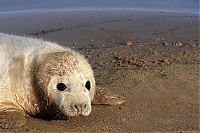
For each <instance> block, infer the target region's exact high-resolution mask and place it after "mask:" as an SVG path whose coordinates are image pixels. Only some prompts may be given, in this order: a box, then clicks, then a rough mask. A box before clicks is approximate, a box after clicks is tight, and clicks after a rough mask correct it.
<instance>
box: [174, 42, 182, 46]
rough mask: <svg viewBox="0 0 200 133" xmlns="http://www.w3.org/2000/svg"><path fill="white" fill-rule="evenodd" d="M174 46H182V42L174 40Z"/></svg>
mask: <svg viewBox="0 0 200 133" xmlns="http://www.w3.org/2000/svg"><path fill="white" fill-rule="evenodd" d="M175 46H176V47H181V46H183V44H182V43H181V42H179V41H176V42H175Z"/></svg>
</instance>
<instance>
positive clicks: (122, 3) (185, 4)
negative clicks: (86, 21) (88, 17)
mask: <svg viewBox="0 0 200 133" xmlns="http://www.w3.org/2000/svg"><path fill="white" fill-rule="evenodd" d="M198 3H199V1H198V0H167V1H163V0H151V1H148V0H84V1H83V0H28V1H27V0H18V1H16V0H0V12H10V11H11V12H13V11H44V10H48V11H49V10H51V11H52V10H68V11H74V10H104V9H106V10H116V9H121V10H152V11H154V10H167V11H189V12H198V8H199V4H198Z"/></svg>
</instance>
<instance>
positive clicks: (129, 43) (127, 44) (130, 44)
mask: <svg viewBox="0 0 200 133" xmlns="http://www.w3.org/2000/svg"><path fill="white" fill-rule="evenodd" d="M125 44H126V46H132V45H133V43H132V42H131V41H127V42H126V43H125Z"/></svg>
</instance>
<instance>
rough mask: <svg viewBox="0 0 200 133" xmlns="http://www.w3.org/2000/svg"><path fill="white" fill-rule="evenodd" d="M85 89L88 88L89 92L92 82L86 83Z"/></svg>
mask: <svg viewBox="0 0 200 133" xmlns="http://www.w3.org/2000/svg"><path fill="white" fill-rule="evenodd" d="M85 87H86V88H87V89H88V90H90V88H91V85H90V81H87V82H86V83H85Z"/></svg>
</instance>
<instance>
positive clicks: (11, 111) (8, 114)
mask: <svg viewBox="0 0 200 133" xmlns="http://www.w3.org/2000/svg"><path fill="white" fill-rule="evenodd" d="M25 123H26V119H25V115H24V112H23V111H21V110H18V109H15V108H5V109H3V110H2V109H1V110H0V128H3V129H11V128H18V127H22V126H23V125H25Z"/></svg>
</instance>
